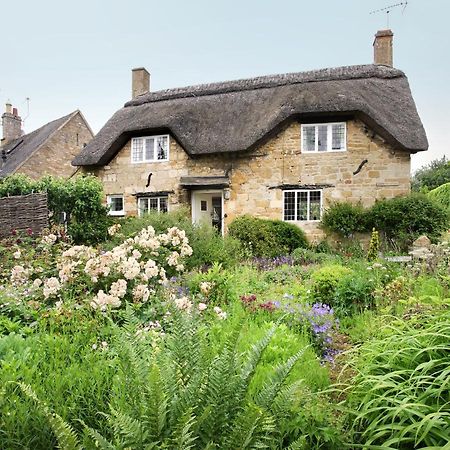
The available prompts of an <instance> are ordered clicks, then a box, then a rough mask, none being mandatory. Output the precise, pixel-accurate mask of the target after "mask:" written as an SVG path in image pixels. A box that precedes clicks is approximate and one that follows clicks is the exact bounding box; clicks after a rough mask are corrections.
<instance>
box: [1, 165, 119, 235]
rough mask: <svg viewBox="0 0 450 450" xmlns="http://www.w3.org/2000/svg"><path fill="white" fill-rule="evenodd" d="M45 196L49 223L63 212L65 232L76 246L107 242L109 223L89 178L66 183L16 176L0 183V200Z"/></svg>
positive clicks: (95, 180) (98, 185)
mask: <svg viewBox="0 0 450 450" xmlns="http://www.w3.org/2000/svg"><path fill="white" fill-rule="evenodd" d="M32 192H47V196H48V207H49V210H50V212H51V214H52V218H51V220H52V222H53V223H58V221H59V220H60V217H61V214H62V213H63V212H65V213H66V214H67V217H68V219H69V226H68V232H69V234H70V235H71V237H72V239H73V240H74V242H75V243H76V244H96V243H98V242H100V241H104V240H105V239H106V238H107V229H108V226H109V225H110V219H109V218H108V216H107V212H108V210H107V208H105V207H104V206H103V187H102V184H101V182H100V181H99V179H98V178H96V177H93V176H83V177H75V178H70V179H65V178H55V177H51V176H45V177H43V178H41V179H40V180H37V181H35V180H32V179H31V178H29V177H27V176H25V175H22V174H16V175H11V176H9V177H6V178H3V179H0V197H5V196H8V195H25V194H30V193H32Z"/></svg>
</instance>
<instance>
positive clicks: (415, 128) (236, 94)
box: [73, 65, 428, 165]
mask: <svg viewBox="0 0 450 450" xmlns="http://www.w3.org/2000/svg"><path fill="white" fill-rule="evenodd" d="M339 115H347V116H348V115H352V116H353V115H355V116H357V117H359V118H361V119H362V120H363V121H365V122H366V123H367V124H368V125H369V126H370V127H372V128H373V129H374V130H375V131H376V132H377V133H379V134H380V135H382V136H383V137H384V138H386V139H387V140H388V141H390V142H391V143H392V144H394V145H395V146H397V147H399V148H401V149H403V150H407V151H410V152H417V151H422V150H426V149H427V148H428V142H427V138H426V135H425V131H424V129H423V126H422V123H421V121H420V118H419V116H418V114H417V110H416V106H415V104H414V100H413V98H412V95H411V91H410V89H409V84H408V80H407V78H406V76H405V74H404V73H403V72H401V71H400V70H397V69H393V68H391V67H387V66H381V65H365V66H350V67H339V68H334V69H323V70H317V71H311V72H302V73H292V74H285V75H273V76H265V77H258V78H252V79H248V80H238V81H229V82H224V83H214V84H204V85H199V86H191V87H186V88H179V89H168V90H164V91H159V92H151V93H148V94H144V95H142V96H139V97H137V98H136V99H133V100H132V101H130V102H128V103H126V104H125V106H124V107H123V108H122V109H120V110H119V111H117V112H116V113H115V114H114V116H113V117H112V118H111V119H110V120H109V121H108V122H107V123H106V125H105V126H104V127H103V128H102V129H101V130H100V132H99V133H98V134H97V136H96V137H95V138H94V139H93V140H92V141H91V142H90V143H89V144H88V146H87V147H86V148H85V149H84V150H83V151H82V152H81V153H80V154H79V155H78V156H77V157H76V158H75V160H74V161H73V164H75V165H103V164H107V163H108V162H109V161H110V160H111V159H112V158H113V157H114V156H115V154H116V153H117V152H118V151H119V150H120V149H121V148H122V147H123V145H124V144H125V143H126V141H127V140H128V139H129V138H130V137H131V136H136V135H145V134H156V133H161V132H169V133H171V134H172V135H173V136H174V137H175V138H176V139H177V141H178V142H179V143H180V144H181V145H182V146H183V148H184V149H185V150H186V151H187V152H188V153H189V154H190V155H192V156H194V155H203V154H211V153H225V152H227V153H228V152H240V151H245V150H248V149H252V148H254V147H256V146H258V145H259V144H260V143H261V142H262V141H263V140H264V139H266V138H267V137H268V136H270V135H271V134H273V133H275V132H276V131H277V130H278V129H279V128H280V127H281V126H282V125H283V124H285V123H286V122H288V121H289V120H302V119H303V120H305V119H310V120H311V119H318V118H320V117H323V118H326V116H328V117H330V116H339ZM325 120H326V119H325Z"/></svg>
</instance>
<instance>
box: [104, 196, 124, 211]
mask: <svg viewBox="0 0 450 450" xmlns="http://www.w3.org/2000/svg"><path fill="white" fill-rule="evenodd" d="M107 203H108V206H109V213H108V214H109V215H110V216H124V215H125V209H124V203H123V195H122V194H114V195H108V197H107Z"/></svg>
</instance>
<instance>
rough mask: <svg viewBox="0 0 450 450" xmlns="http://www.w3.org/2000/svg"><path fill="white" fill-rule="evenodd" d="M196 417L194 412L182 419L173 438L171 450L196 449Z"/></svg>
mask: <svg viewBox="0 0 450 450" xmlns="http://www.w3.org/2000/svg"><path fill="white" fill-rule="evenodd" d="M194 426H195V415H194V413H193V412H192V411H190V412H188V413H187V414H185V415H184V416H183V417H181V418H180V420H179V423H178V426H177V427H176V429H175V430H174V435H173V436H172V438H171V442H172V444H171V446H170V448H171V449H174V450H175V449H176V450H190V449H191V448H194V446H195V441H196V440H197V438H198V436H195V435H194V430H193V429H194Z"/></svg>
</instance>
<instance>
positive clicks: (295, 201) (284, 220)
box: [281, 189, 323, 223]
mask: <svg viewBox="0 0 450 450" xmlns="http://www.w3.org/2000/svg"><path fill="white" fill-rule="evenodd" d="M288 192H294V193H295V198H294V217H295V218H294V219H285V218H284V217H285V215H284V212H285V194H286V193H288ZM301 192H306V193H308V198H307V203H306V205H307V210H306V217H309V213H310V204H311V203H310V198H311V192H320V219H318V220H309V219H306V220H297V219H296V217H297V214H298V201H297V196H298V195H299V194H300V193H301ZM322 213H323V190H322V189H289V190H285V191H283V214H282V216H281V217H282V218H281V220H282V221H283V222H310V223H311V222H320V221H321V220H322Z"/></svg>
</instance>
